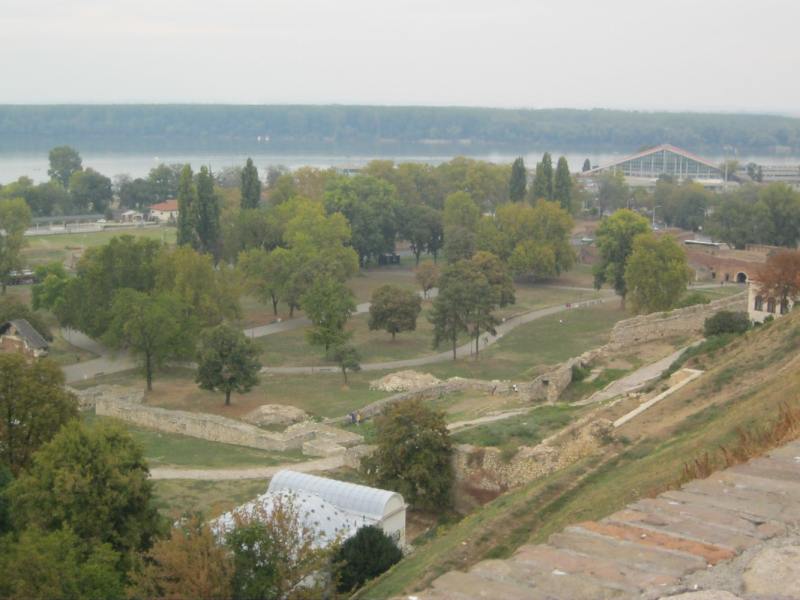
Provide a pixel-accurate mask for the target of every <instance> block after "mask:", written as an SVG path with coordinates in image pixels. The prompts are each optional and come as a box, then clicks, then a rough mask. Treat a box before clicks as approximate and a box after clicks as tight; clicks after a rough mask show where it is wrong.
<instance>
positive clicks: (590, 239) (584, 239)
mask: <svg viewBox="0 0 800 600" xmlns="http://www.w3.org/2000/svg"><path fill="white" fill-rule="evenodd" d="M581 241H582V242H583V243H584V244H588V243H590V242H593V241H594V240H593V239H592V238H590V237H582V238H581Z"/></svg>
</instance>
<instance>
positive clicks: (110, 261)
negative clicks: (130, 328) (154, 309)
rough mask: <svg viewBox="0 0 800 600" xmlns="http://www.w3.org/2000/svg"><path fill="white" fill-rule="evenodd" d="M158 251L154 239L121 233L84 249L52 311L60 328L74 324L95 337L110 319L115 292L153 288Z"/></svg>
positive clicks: (160, 250) (99, 335)
mask: <svg viewBox="0 0 800 600" xmlns="http://www.w3.org/2000/svg"><path fill="white" fill-rule="evenodd" d="M161 252H162V246H161V244H160V243H159V242H158V241H157V240H152V239H150V238H146V237H134V236H132V235H122V236H120V237H113V238H111V240H110V241H109V242H108V243H107V244H105V245H103V246H94V247H91V248H87V249H86V251H85V252H84V254H83V257H82V258H81V260H80V261H79V262H78V267H77V270H76V274H75V277H73V278H72V279H70V281H69V284H68V285H67V290H66V293H65V295H64V297H63V298H60V299H58V300H57V301H56V304H55V313H56V316H58V319H59V322H60V323H61V325H62V326H64V327H74V328H75V329H79V330H81V331H83V332H84V333H86V335H88V336H90V337H93V338H99V337H101V336H102V335H104V334H105V333H106V330H107V329H108V327H109V324H110V323H111V320H112V319H113V318H114V317H113V315H112V314H111V311H112V307H113V305H114V295H115V293H116V292H117V291H118V290H120V289H124V288H129V289H132V290H135V291H137V292H141V293H142V294H150V293H152V291H153V290H154V289H155V287H156V276H157V269H156V259H157V258H158V257H159V255H160V253H161Z"/></svg>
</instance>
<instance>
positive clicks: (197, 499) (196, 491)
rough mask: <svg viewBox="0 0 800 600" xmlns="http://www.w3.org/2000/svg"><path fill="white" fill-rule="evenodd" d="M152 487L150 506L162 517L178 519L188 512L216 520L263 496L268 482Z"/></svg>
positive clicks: (158, 483) (182, 481) (176, 483)
mask: <svg viewBox="0 0 800 600" xmlns="http://www.w3.org/2000/svg"><path fill="white" fill-rule="evenodd" d="M153 486H154V489H153V496H154V498H153V505H154V506H155V507H156V508H157V509H158V511H159V512H160V513H161V514H162V515H164V516H167V517H170V518H173V519H179V518H181V517H182V516H183V515H185V514H186V513H187V512H189V511H191V510H198V511H202V512H203V513H204V514H206V515H208V516H210V517H216V516H218V515H219V514H221V513H223V512H225V511H228V510H231V509H232V508H236V507H237V506H240V505H242V504H244V503H245V502H249V501H250V500H252V499H254V498H255V497H256V496H258V495H259V494H264V493H266V491H267V488H268V487H269V479H239V480H236V479H234V480H230V481H206V480H194V479H173V480H169V479H167V480H165V479H161V480H158V481H154V482H153Z"/></svg>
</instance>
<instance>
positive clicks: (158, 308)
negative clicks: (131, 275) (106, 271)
mask: <svg viewBox="0 0 800 600" xmlns="http://www.w3.org/2000/svg"><path fill="white" fill-rule="evenodd" d="M109 314H110V317H111V322H110V324H109V327H108V330H107V331H106V333H105V334H104V335H103V340H104V341H105V342H106V343H107V344H108V345H109V346H111V347H112V348H127V350H128V352H129V353H130V354H131V356H133V357H134V358H135V359H137V360H139V362H140V363H141V366H142V369H143V371H144V375H145V379H146V380H147V391H148V392H151V391H153V372H154V370H155V369H156V368H158V367H160V366H162V365H164V364H165V363H166V362H167V361H168V360H183V359H187V358H189V357H190V356H191V355H192V350H193V349H194V341H195V339H196V337H195V333H194V332H195V327H194V326H193V325H192V323H191V321H190V319H189V318H187V317H186V307H185V306H184V305H183V304H182V303H181V302H180V301H178V299H177V298H176V297H175V296H174V295H172V294H166V293H165V294H160V295H158V296H148V295H147V294H144V293H142V292H137V291H136V290H134V289H131V288H123V289H121V290H119V291H118V292H117V293H116V294H115V295H114V304H113V306H112V307H111V310H110V313H109Z"/></svg>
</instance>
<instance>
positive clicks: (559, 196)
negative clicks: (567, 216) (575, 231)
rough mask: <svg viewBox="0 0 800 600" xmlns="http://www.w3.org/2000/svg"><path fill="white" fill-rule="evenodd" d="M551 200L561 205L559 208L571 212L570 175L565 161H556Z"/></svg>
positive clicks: (564, 159) (563, 159) (562, 159)
mask: <svg viewBox="0 0 800 600" xmlns="http://www.w3.org/2000/svg"><path fill="white" fill-rule="evenodd" d="M553 200H554V201H556V202H560V203H561V208H563V209H564V210H566V211H567V212H569V213H571V212H572V175H570V172H569V165H568V164H567V159H566V158H564V157H563V156H562V157H561V158H559V159H558V166H557V167H556V176H555V181H554V182H553Z"/></svg>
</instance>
